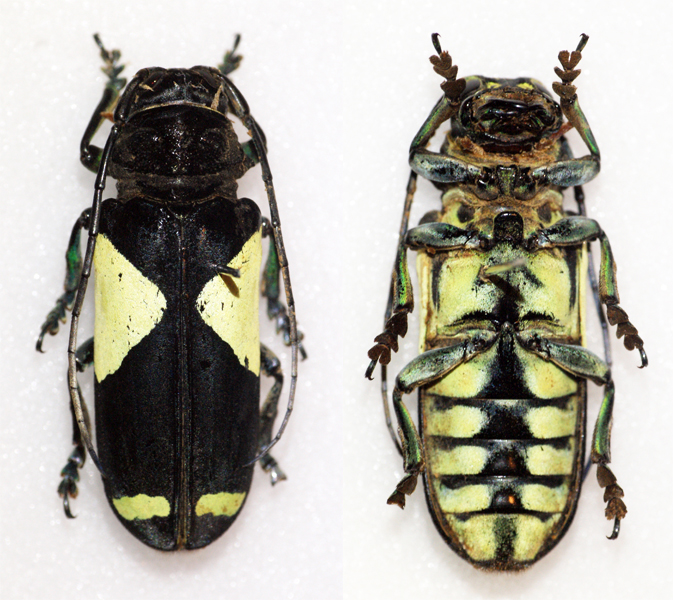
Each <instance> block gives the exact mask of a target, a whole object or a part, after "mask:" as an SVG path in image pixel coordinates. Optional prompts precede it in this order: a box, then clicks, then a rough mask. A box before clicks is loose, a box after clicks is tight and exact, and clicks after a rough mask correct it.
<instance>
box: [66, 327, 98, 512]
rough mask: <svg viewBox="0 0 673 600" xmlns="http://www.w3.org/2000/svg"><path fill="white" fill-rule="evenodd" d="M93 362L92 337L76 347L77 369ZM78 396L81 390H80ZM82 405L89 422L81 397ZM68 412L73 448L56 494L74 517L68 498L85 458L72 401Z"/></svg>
mask: <svg viewBox="0 0 673 600" xmlns="http://www.w3.org/2000/svg"><path fill="white" fill-rule="evenodd" d="M92 364H93V338H90V339H88V340H87V341H86V342H84V343H83V344H82V345H81V346H80V347H79V348H78V349H77V370H78V371H79V372H80V373H82V372H84V371H85V370H86V369H87V368H88V367H90V366H91V365H92ZM80 397H82V392H81V390H80ZM82 407H83V409H84V415H85V418H86V421H87V425H88V424H89V411H88V409H87V407H86V404H85V403H84V398H83V397H82ZM70 414H71V416H72V443H73V446H75V449H74V450H73V451H72V453H71V454H70V456H69V457H68V462H67V463H66V465H65V467H63V469H62V470H61V478H62V479H61V483H60V484H59V486H58V495H59V496H60V497H61V498H63V510H64V512H65V515H66V517H68V518H69V519H74V518H75V516H74V515H73V514H72V512H71V510H70V498H77V494H78V489H77V482H78V481H79V470H80V469H81V468H82V467H83V466H84V461H85V460H86V448H85V447H84V442H83V441H82V434H81V433H80V430H79V427H78V426H77V420H76V419H75V412H74V410H73V406H72V402H71V403H70Z"/></svg>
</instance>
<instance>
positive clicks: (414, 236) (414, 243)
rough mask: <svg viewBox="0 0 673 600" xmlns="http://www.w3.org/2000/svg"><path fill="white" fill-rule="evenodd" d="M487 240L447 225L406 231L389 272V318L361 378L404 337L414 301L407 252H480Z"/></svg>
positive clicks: (384, 359)
mask: <svg viewBox="0 0 673 600" xmlns="http://www.w3.org/2000/svg"><path fill="white" fill-rule="evenodd" d="M487 246H488V240H487V239H486V238H485V237H483V236H478V235H476V232H473V231H468V230H466V229H461V228H460V227H455V226H454V225H449V224H448V223H425V224H423V225H419V226H418V227H413V228H412V229H410V230H409V231H408V232H407V233H406V235H405V236H404V237H403V239H402V242H401V243H400V246H399V249H398V252H397V260H396V263H395V269H394V270H393V290H392V299H393V300H392V301H393V305H392V311H391V313H392V316H391V317H389V318H388V319H387V320H386V324H385V329H384V331H383V333H382V334H380V335H378V336H376V337H375V338H374V341H375V342H376V345H375V346H373V347H372V348H371V349H370V350H369V358H370V359H371V363H370V364H369V367H368V368H367V372H366V373H365V377H367V378H368V379H371V374H372V372H373V371H374V367H376V363H377V362H380V363H381V364H382V365H387V364H388V363H389V362H390V353H391V351H393V352H397V350H398V348H399V344H398V341H397V337H398V336H399V337H404V336H405V334H406V333H407V314H408V313H410V312H411V311H413V309H414V297H413V290H412V287H411V280H410V278H409V267H408V265H407V248H411V249H412V250H421V249H428V250H451V249H456V248H475V249H477V248H483V247H487Z"/></svg>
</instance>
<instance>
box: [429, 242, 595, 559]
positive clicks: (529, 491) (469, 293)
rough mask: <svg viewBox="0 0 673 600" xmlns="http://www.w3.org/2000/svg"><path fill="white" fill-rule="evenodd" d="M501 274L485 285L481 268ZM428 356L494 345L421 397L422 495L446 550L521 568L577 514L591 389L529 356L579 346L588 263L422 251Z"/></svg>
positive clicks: (564, 256) (548, 255) (547, 255)
mask: <svg viewBox="0 0 673 600" xmlns="http://www.w3.org/2000/svg"><path fill="white" fill-rule="evenodd" d="M500 265H504V267H502V268H500V269H498V270H497V271H498V273H499V274H498V275H495V276H492V277H490V278H489V277H486V276H484V275H483V272H484V271H483V269H484V267H494V266H500ZM418 271H419V274H420V275H419V277H420V285H421V311H422V312H421V323H422V331H421V351H426V350H428V349H430V348H437V347H441V346H444V345H449V344H453V343H455V342H456V340H470V339H472V338H474V337H475V336H477V335H478V334H479V332H480V331H483V330H484V329H486V330H490V331H493V332H495V333H496V334H497V335H498V341H497V342H496V343H495V344H494V345H493V346H492V347H491V348H490V349H488V350H487V351H485V352H483V353H482V354H479V355H478V356H476V357H475V358H473V359H472V360H469V361H467V362H465V363H463V364H461V365H459V366H458V367H457V368H455V369H454V370H453V371H451V372H450V373H449V374H448V375H445V376H444V377H442V378H441V379H439V380H438V381H436V382H435V383H433V384H432V385H429V386H426V387H425V388H422V389H421V392H420V410H421V430H422V437H423V447H424V450H425V487H426V494H427V499H428V503H429V505H430V508H431V512H432V514H433V519H434V521H435V524H436V526H437V528H438V529H439V531H440V532H441V533H442V535H443V536H444V538H445V539H446V540H447V542H448V543H449V545H451V547H452V548H453V549H454V550H455V551H456V552H458V553H459V554H460V555H461V556H463V557H464V558H466V559H467V560H469V561H470V562H472V563H473V564H474V565H475V566H478V567H482V568H485V569H497V570H518V569H523V568H526V567H527V566H529V565H530V564H532V563H533V562H534V561H536V560H537V559H538V558H540V557H541V556H542V555H543V554H545V553H546V552H548V551H549V550H550V549H551V548H552V547H553V546H554V545H555V544H556V543H557V542H558V540H559V539H560V537H561V536H562V534H563V533H564V531H565V530H566V528H567V527H568V525H569V524H570V521H571V519H572V516H573V514H574V512H575V507H576V503H577V498H578V494H579V488H580V485H581V474H582V460H583V453H584V423H585V418H584V405H585V387H586V386H585V384H584V383H583V382H582V381H581V380H579V379H577V378H576V377H573V376H572V375H570V374H568V373H566V372H565V371H563V370H561V369H560V368H559V367H557V366H555V365H554V364H553V363H551V362H549V361H545V360H544V359H543V358H541V357H539V356H537V355H535V354H533V353H532V352H530V351H529V350H527V349H526V348H524V347H523V345H522V344H521V342H520V339H519V337H518V336H519V335H520V334H522V333H523V334H525V333H530V332H539V335H542V336H544V337H546V338H549V339H553V340H558V341H560V342H562V343H569V344H579V343H581V341H582V337H583V330H582V322H583V311H584V306H583V300H582V298H583V294H584V287H585V273H586V256H585V253H584V252H582V251H578V250H576V249H563V250H559V249H556V250H554V251H550V252H538V253H535V254H533V253H530V252H527V251H526V250H525V249H524V248H522V247H521V246H520V245H516V244H511V243H505V242H501V243H499V244H496V245H495V246H494V247H493V248H492V249H491V250H489V251H486V252H475V251H469V250H459V251H449V252H443V253H436V254H429V253H425V252H420V253H419V256H418Z"/></svg>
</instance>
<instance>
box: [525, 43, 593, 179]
mask: <svg viewBox="0 0 673 600" xmlns="http://www.w3.org/2000/svg"><path fill="white" fill-rule="evenodd" d="M588 40H589V36H587V35H585V34H582V36H581V38H580V43H579V44H578V46H577V49H576V50H574V51H573V52H568V51H567V50H563V51H562V52H559V56H558V57H559V61H560V63H561V66H562V67H563V69H559V68H558V67H554V71H555V72H556V74H557V75H558V76H559V77H560V79H561V82H560V83H559V82H554V83H553V84H552V88H553V89H554V91H555V92H556V93H557V94H558V95H559V96H560V98H561V110H562V111H563V114H564V115H565V117H566V119H568V122H569V123H570V124H571V125H572V126H573V127H574V128H575V129H576V130H577V133H579V134H580V137H581V138H582V140H583V141H584V143H585V144H586V146H587V148H588V149H589V154H588V155H587V156H583V157H581V158H571V159H569V160H562V161H559V162H556V163H553V164H551V165H545V166H544V167H540V168H538V169H534V170H533V173H532V175H533V178H534V179H536V180H538V181H540V182H541V183H544V184H546V185H560V186H562V187H571V186H574V185H582V184H583V183H587V182H588V181H591V180H592V179H593V178H594V177H596V175H598V172H599V171H600V169H601V153H600V150H599V149H598V144H597V143H596V138H595V137H594V134H593V132H592V131H591V127H590V126H589V122H588V121H587V118H586V116H585V115H584V112H583V111H582V108H581V107H580V104H579V100H578V99H577V88H576V87H575V86H574V85H573V84H572V82H573V81H574V80H575V79H576V78H577V76H578V75H579V74H580V73H581V72H582V71H581V70H580V69H575V67H576V66H577V64H578V63H579V62H580V60H581V59H582V50H583V49H584V46H585V45H586V43H587V41H588Z"/></svg>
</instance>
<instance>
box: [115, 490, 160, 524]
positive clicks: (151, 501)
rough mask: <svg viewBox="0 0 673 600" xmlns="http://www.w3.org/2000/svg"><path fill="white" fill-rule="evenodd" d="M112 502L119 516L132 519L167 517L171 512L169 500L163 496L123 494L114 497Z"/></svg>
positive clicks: (128, 519)
mask: <svg viewBox="0 0 673 600" xmlns="http://www.w3.org/2000/svg"><path fill="white" fill-rule="evenodd" d="M112 504H114V507H115V509H116V510H117V512H118V513H119V516H120V517H122V518H124V519H126V520H127V521H132V520H133V519H141V520H143V519H151V518H152V517H167V516H168V515H169V514H170V512H171V507H170V504H168V500H166V498H164V497H163V496H147V495H146V494H138V495H137V496H122V497H121V498H113V499H112Z"/></svg>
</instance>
